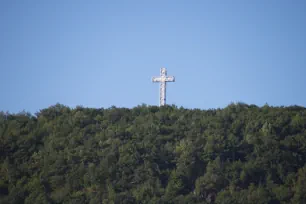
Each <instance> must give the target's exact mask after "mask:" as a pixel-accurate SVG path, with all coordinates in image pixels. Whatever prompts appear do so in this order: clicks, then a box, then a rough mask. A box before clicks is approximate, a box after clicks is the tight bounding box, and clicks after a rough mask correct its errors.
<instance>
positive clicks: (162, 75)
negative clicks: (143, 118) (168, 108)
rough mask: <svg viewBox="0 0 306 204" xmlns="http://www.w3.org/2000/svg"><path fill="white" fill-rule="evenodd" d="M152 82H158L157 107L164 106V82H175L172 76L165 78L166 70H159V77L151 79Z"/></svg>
mask: <svg viewBox="0 0 306 204" xmlns="http://www.w3.org/2000/svg"><path fill="white" fill-rule="evenodd" d="M152 82H160V89H159V106H163V105H165V104H166V82H175V78H174V76H167V70H166V68H161V69H160V76H159V77H152Z"/></svg>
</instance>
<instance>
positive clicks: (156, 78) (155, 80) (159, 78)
mask: <svg viewBox="0 0 306 204" xmlns="http://www.w3.org/2000/svg"><path fill="white" fill-rule="evenodd" d="M161 81H162V79H161V77H152V82H161Z"/></svg>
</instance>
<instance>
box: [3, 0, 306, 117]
mask: <svg viewBox="0 0 306 204" xmlns="http://www.w3.org/2000/svg"><path fill="white" fill-rule="evenodd" d="M161 67H166V68H167V69H168V74H169V75H174V76H175V77H176V82H175V83H168V86H167V94H168V98H167V99H168V100H167V102H168V103H169V104H175V105H177V106H183V107H186V108H201V109H209V108H218V107H221V108H222V107H225V106H227V105H228V104H229V103H231V102H245V103H248V104H256V105H258V106H262V105H264V104H265V103H268V104H269V105H273V106H280V105H285V106H287V105H294V104H296V105H301V106H306V80H305V78H306V1H305V0H300V1H299V0H294V1H289V0H286V1H283V0H257V1H244V0H241V1H235V0H234V1H227V0H224V1H212V0H211V1H208V0H207V1H206V0H198V1H196V0H194V1H187V0H184V1H180V0H151V1H144V0H139V1H134V0H121V1H116V0H109V1H103V0H98V1H77V0H71V1H63V0H57V1H40V0H36V1H35V0H33V1H12V0H2V1H0V74H1V80H0V93H1V96H0V110H3V111H10V112H18V111H22V110H26V111H30V112H32V113H35V112H36V111H38V110H39V109H42V108H47V107H49V106H50V105H54V104H56V103H57V102H59V103H61V104H64V105H68V106H70V107H75V106H76V105H82V106H85V107H104V108H108V107H110V106H112V105H115V106H118V107H129V108H130V107H134V106H137V105H139V104H142V103H145V104H149V105H158V90H159V87H158V84H153V83H152V82H151V77H152V76H156V75H159V70H160V68H161Z"/></svg>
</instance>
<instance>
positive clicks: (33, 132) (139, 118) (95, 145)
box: [0, 103, 306, 204]
mask: <svg viewBox="0 0 306 204" xmlns="http://www.w3.org/2000/svg"><path fill="white" fill-rule="evenodd" d="M305 162H306V109H305V108H303V107H298V106H291V107H269V106H268V105H265V106H263V107H257V106H255V105H246V104H242V103H238V104H230V105H229V106H227V107H226V108H224V109H213V110H199V109H193V110H190V109H184V108H177V107H174V106H165V107H161V108H159V107H156V106H145V105H142V106H138V107H135V108H133V109H126V108H116V107H112V108H109V109H92V108H82V107H77V108H75V109H71V108H68V107H66V106H63V105H60V104H57V105H55V106H52V107H49V108H47V109H43V110H41V111H40V112H39V113H37V114H36V115H35V116H32V115H30V114H26V113H20V114H12V115H6V114H4V113H3V112H2V113H0V203H1V204H2V203H3V204H5V203H27V204H34V203H39V204H43V203H91V204H95V203H118V204H119V203H120V204H121V203H152V204H153V203H175V204H176V203H220V204H221V203H222V204H226V203H242V204H245V203H254V204H259V203H306V165H305Z"/></svg>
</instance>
